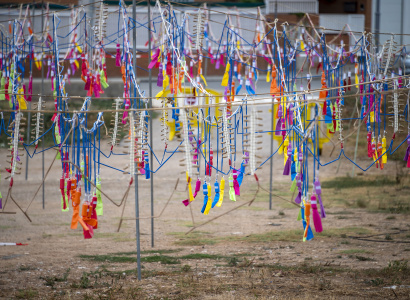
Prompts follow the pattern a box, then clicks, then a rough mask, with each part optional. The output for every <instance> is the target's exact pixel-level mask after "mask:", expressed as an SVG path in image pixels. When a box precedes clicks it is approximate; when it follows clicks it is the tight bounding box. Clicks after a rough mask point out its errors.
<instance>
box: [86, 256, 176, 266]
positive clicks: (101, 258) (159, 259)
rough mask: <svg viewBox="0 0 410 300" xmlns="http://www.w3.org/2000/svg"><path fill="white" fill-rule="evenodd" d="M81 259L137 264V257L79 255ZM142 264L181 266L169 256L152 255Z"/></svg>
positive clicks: (142, 258) (142, 260) (143, 259)
mask: <svg viewBox="0 0 410 300" xmlns="http://www.w3.org/2000/svg"><path fill="white" fill-rule="evenodd" d="M79 257H80V258H82V259H85V260H90V261H95V262H109V263H135V262H137V257H131V256H125V255H121V256H115V255H109V254H107V255H85V254H82V255H79ZM141 262H147V263H152V262H160V263H162V264H167V265H168V264H179V260H178V259H176V258H174V257H171V256H167V255H152V256H146V257H141Z"/></svg>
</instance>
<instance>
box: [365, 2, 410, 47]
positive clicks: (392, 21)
mask: <svg viewBox="0 0 410 300" xmlns="http://www.w3.org/2000/svg"><path fill="white" fill-rule="evenodd" d="M376 2H377V0H373V2H372V32H375V31H376ZM402 2H403V7H404V9H403V19H402ZM409 16H410V1H409V0H403V1H402V0H380V32H382V33H401V32H400V30H401V22H403V33H405V34H410V18H409ZM390 37H391V36H390V35H386V34H383V35H380V43H381V44H383V43H384V42H386V40H388V39H390ZM400 39H401V37H400V36H399V35H398V36H395V40H396V41H397V42H398V43H399V44H400V43H401V42H400ZM403 44H410V36H403ZM407 48H409V51H410V45H409V46H407Z"/></svg>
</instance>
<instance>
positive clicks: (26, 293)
mask: <svg viewBox="0 0 410 300" xmlns="http://www.w3.org/2000/svg"><path fill="white" fill-rule="evenodd" d="M16 298H17V299H37V298H38V292H37V291H36V290H32V289H31V288H30V289H24V290H18V291H17V293H16Z"/></svg>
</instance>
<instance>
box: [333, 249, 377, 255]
mask: <svg viewBox="0 0 410 300" xmlns="http://www.w3.org/2000/svg"><path fill="white" fill-rule="evenodd" d="M339 253H343V254H356V253H372V252H371V251H368V250H365V249H347V250H341V251H339Z"/></svg>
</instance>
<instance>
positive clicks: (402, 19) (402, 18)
mask: <svg viewBox="0 0 410 300" xmlns="http://www.w3.org/2000/svg"><path fill="white" fill-rule="evenodd" d="M400 21H401V22H400V34H401V35H400V45H403V33H404V32H403V30H404V28H403V27H404V0H401V19H400Z"/></svg>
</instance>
